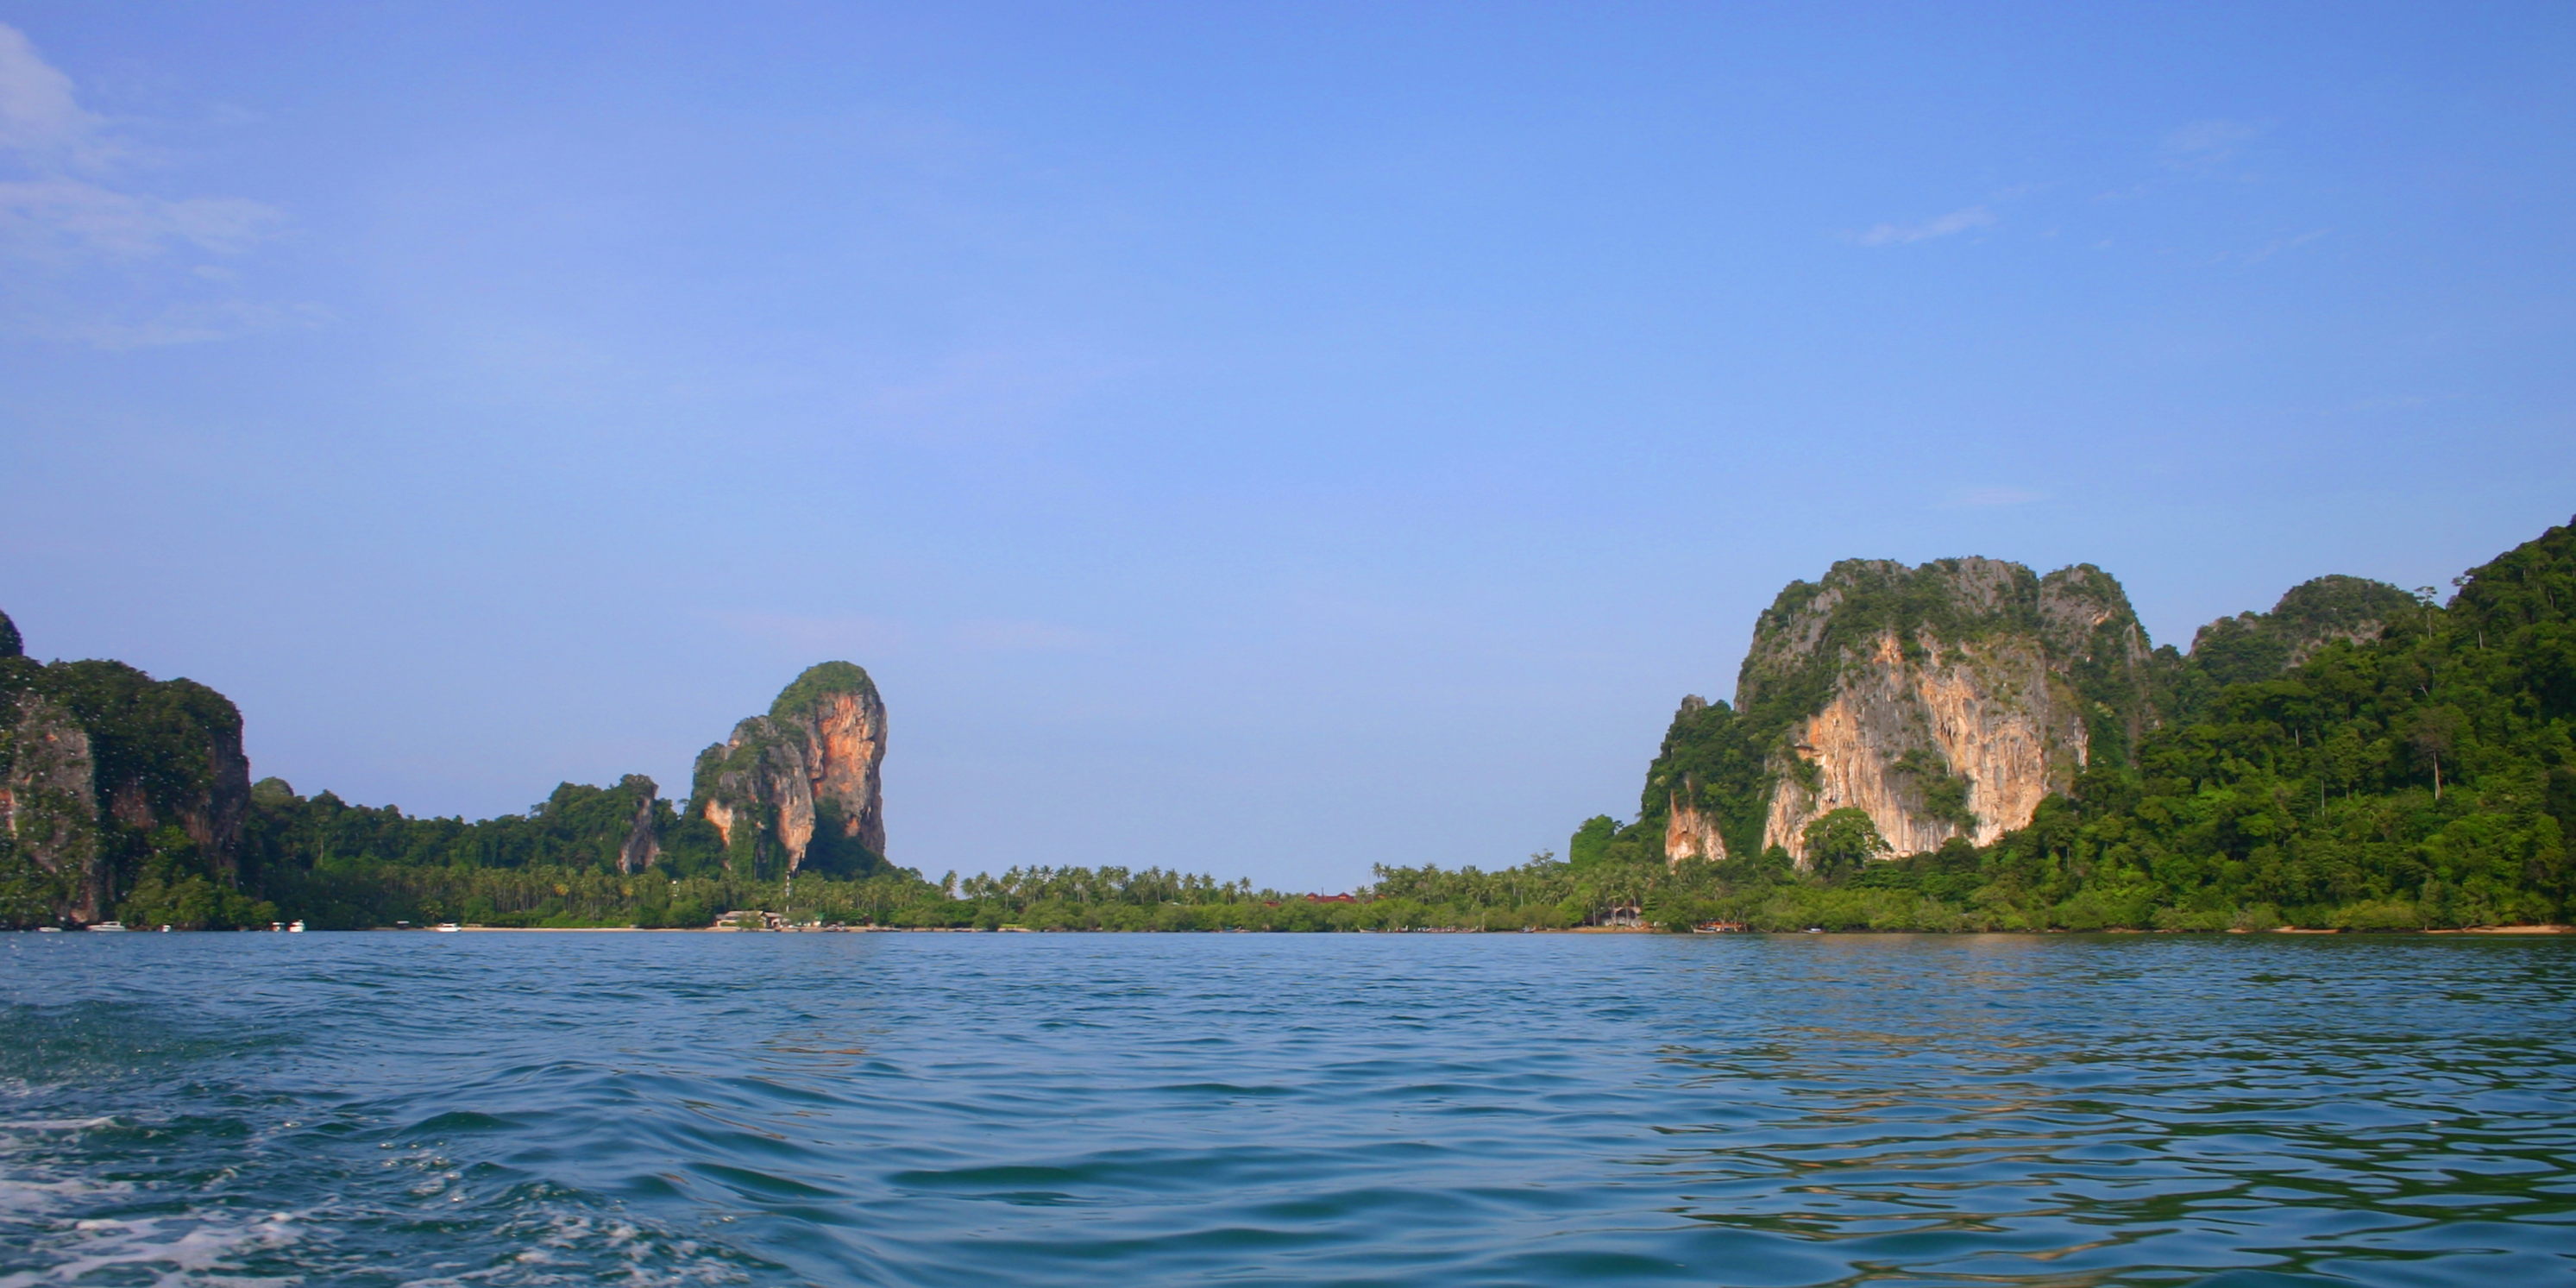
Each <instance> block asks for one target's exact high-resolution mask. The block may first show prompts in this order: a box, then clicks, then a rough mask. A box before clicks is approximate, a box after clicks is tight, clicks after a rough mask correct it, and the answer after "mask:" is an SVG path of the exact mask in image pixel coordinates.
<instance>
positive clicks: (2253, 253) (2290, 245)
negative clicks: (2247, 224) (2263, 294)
mask: <svg viewBox="0 0 2576 1288" xmlns="http://www.w3.org/2000/svg"><path fill="white" fill-rule="evenodd" d="M2333 231H2334V230H2333V229H2331V228H2311V229H2309V230H2308V231H2306V232H2303V233H2300V234H2299V235H2298V236H2296V237H2281V238H2276V239H2274V240H2272V241H2268V242H2265V243H2264V244H2262V245H2261V246H2257V247H2255V248H2254V249H2253V250H2250V251H2247V252H2245V262H2246V263H2248V264H2260V263H2262V262H2263V261H2264V260H2267V259H2270V258H2272V257H2273V256H2275V255H2278V254H2281V253H2282V252H2284V251H2293V250H2297V249H2298V248H2300V247H2301V246H2305V245H2307V244H2308V243H2310V242H2313V241H2316V240H2318V239H2319V238H2322V237H2324V236H2325V235H2326V234H2328V233H2331V232H2333Z"/></svg>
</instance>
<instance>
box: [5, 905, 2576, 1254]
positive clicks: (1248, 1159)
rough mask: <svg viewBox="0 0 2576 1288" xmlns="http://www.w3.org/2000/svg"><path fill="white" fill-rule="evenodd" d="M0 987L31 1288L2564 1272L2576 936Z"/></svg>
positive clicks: (310, 956) (1771, 948) (952, 944)
mask: <svg viewBox="0 0 2576 1288" xmlns="http://www.w3.org/2000/svg"><path fill="white" fill-rule="evenodd" d="M0 951H5V952H6V953H7V954H8V958H7V963H6V964H7V971H6V973H5V976H0V1288H19V1286H21V1285H26V1286H30V1288H32V1286H33V1285H46V1284H102V1285H103V1284H129V1283H155V1284H216V1283H223V1284H260V1283H280V1284H283V1283H289V1282H299V1283H322V1282H329V1283H347V1284H362V1285H374V1284H382V1285H388V1286H390V1285H399V1284H424V1285H465V1284H488V1285H523V1284H525V1285H536V1284H554V1283H594V1282H603V1281H604V1282H614V1283H632V1284H701V1283H749V1284H763V1283H807V1282H820V1283H831V1284H889V1285H948V1284H986V1283H991V1282H996V1281H1000V1282H1010V1283H1023V1284H1096V1283H1100V1282H1103V1281H1106V1280H1112V1279H1116V1280H1127V1281H1136V1282H1176V1281H1195V1280H1201V1279H1219V1278H1221V1279H1225V1280H1228V1281H1235V1282H1248V1283H1280V1284H1285V1283H1300V1284H1305V1283H1352V1284H1359V1283H1367V1284H1507V1283H1530V1284H1554V1283H1564V1282H1569V1281H1575V1280H1581V1281H1586V1282H1589V1281H1605V1282H1624V1283H1679V1282H1693V1283H1711V1282H1714V1283H1724V1284H1743V1285H1770V1284H1778V1285H1814V1284H1858V1283H1863V1282H1869V1283H1880V1282H1885V1283H1905V1284H1959V1285H1968V1284H1979V1285H1992V1284H2026V1285H2093V1284H2106V1283H2115V1282H2116V1283H2191V1282H2202V1283H2209V1284H2216V1285H2231V1284H2234V1285H2252V1284H2267V1285H2269V1284H2299V1283H2353V1282H2360V1283H2374V1284H2376V1283H2388V1284H2415V1283H2426V1284H2488V1283H2544V1282H2576V1259H2571V1255H2570V1254H2571V1252H2576V1182H2571V1181H2570V1180H2569V1179H2568V1178H2569V1177H2570V1176H2571V1175H2576V1060H2571V1059H2570V1057H2571V1056H2576V1033H2571V1031H2570V1026H2569V1025H2568V1024H2567V1023H2566V1020H2567V1018H2568V1016H2569V1015H2570V1013H2571V1010H2576V1007H2571V1003H2576V944H2562V943H2558V942H2551V941H2469V940H2427V939H2384V940H2356V939H2337V940H2320V939H2297V940H2275V939H2268V938H2210V939H2182V938H2161V937H2144V936H2113V937H2104V938H2082V937H2071V936H2053V937H2046V938H2016V937H2001V936H1998V937H1983V938H1951V939H1941V938H1909V937H1894V936H1889V937H1839V936H1795V937H1781V938H1769V939H1763V938H1747V939H1735V938H1726V939H1709V938H1662V937H1617V938H1612V937H1594V936H1580V937H1577V936H1513V937H1510V938H1500V937H1465V936H1461V937H1450V936H1441V937H1405V936H1365V937H1361V936H1350V937H1295V936H1278V937H1270V936H1233V935H1225V936H1217V935H1210V936H946V935H923V936H877V935H871V936H716V935H694V936H681V935H651V936H647V935H596V936H593V935H472V936H431V935H385V934H379V935H321V934H315V935H305V936H217V935H200V936H184V935H168V936H161V935H155V936H124V937H113V938H112V937H108V936H71V935H65V936H53V935H48V936H32V935H27V936H8V937H5V939H0Z"/></svg>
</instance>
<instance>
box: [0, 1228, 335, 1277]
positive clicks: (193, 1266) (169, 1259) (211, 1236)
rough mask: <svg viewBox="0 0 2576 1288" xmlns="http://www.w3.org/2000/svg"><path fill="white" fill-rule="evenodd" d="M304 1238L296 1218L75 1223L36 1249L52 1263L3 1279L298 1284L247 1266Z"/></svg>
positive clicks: (281, 1275) (284, 1275) (40, 1255)
mask: <svg viewBox="0 0 2576 1288" xmlns="http://www.w3.org/2000/svg"><path fill="white" fill-rule="evenodd" d="M297 1235H298V1229H297V1226H296V1225H295V1223H294V1221H293V1219H292V1218H290V1217H289V1216H288V1215H287V1214H286V1213H283V1212H279V1213H275V1214H273V1215H271V1216H269V1217H266V1218H264V1219H262V1220H259V1221H254V1222H251V1223H249V1224H245V1225H227V1224H224V1223H221V1222H216V1221H208V1220H201V1219H197V1218H193V1217H155V1218H150V1219H144V1220H133V1221H124V1220H116V1219H112V1218H93V1219H89V1220H84V1221H76V1222H73V1223H72V1224H71V1226H70V1228H69V1229H68V1230H64V1231H60V1232H59V1233H58V1235H57V1237H56V1239H55V1240H51V1241H47V1242H45V1243H41V1244H39V1245H38V1246H37V1247H36V1248H35V1249H34V1251H35V1252H36V1253H37V1255H38V1256H39V1257H40V1258H44V1259H51V1260H52V1264H50V1265H46V1266H43V1267H40V1268H38V1269H33V1270H21V1271H18V1272H16V1273H14V1274H10V1275H6V1276H0V1288H34V1286H35V1285H39V1284H70V1283H79V1282H81V1281H83V1280H85V1279H88V1278H90V1277H91V1276H93V1275H99V1274H102V1273H103V1272H106V1273H110V1274H112V1275H113V1276H114V1279H115V1281H116V1282H130V1281H132V1276H133V1273H134V1272H138V1271H139V1272H142V1273H146V1274H149V1275H150V1276H151V1279H150V1282H151V1283H153V1284H156V1285H161V1284H182V1283H185V1284H208V1285H214V1284H221V1285H226V1286H227V1288H254V1286H255V1285H260V1284H288V1283H294V1282H296V1281H297V1280H298V1278H300V1276H297V1275H294V1274H279V1275H261V1274H255V1273H251V1272H250V1270H249V1269H248V1268H247V1267H244V1266H243V1265H242V1264H241V1262H242V1260H243V1259H244V1258H245V1257H248V1256H250V1255H252V1254H256V1253H261V1252H275V1251H277V1250H279V1249H283V1248H284V1247H286V1246H287V1245H289V1244H291V1243H293V1242H294V1241H295V1240H296V1238H297Z"/></svg>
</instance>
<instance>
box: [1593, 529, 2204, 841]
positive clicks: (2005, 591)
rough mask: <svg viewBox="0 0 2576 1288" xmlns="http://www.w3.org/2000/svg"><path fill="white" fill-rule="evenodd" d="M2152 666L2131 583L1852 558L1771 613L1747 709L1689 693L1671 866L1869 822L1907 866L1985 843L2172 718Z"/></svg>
mask: <svg viewBox="0 0 2576 1288" xmlns="http://www.w3.org/2000/svg"><path fill="white" fill-rule="evenodd" d="M2153 668H2154V659H2153V658H2152V656H2151V654H2150V653H2149V650H2148V647H2147V641H2146V636H2145V633H2144V632H2143V631H2141V630H2140V629H2139V627H2138V623H2137V617H2136V615H2135V613H2133V612H2132V611H2131V610H2130V607H2129V603H2128V599H2127V596H2126V595H2125V594H2124V593H2123V592H2122V591H2121V589H2120V585H2119V583H2118V582H2116V581H2114V580H2113V579H2112V578H2111V577H2110V576H2109V575H2108V574H2105V573H2104V572H2102V571H2101V570H2100V569H2098V568H2094V567H2092V566H2090V565H2078V566H2076V567H2072V568H2064V569H2060V570H2058V571H2056V572H2053V573H2050V574H2048V575H2047V576H2046V577H2040V576H2037V575H2035V574H2033V573H2032V572H2031V570H2030V569H2028V568H2025V567H2022V566H2021V565H2019V564H2013V563H2005V562H2001V561H1998V560H1992V559H1974V558H1971V559H1945V560H1938V561H1935V562H1932V563H1928V564H1924V565H1922V566H1921V567H1919V568H1909V567H1906V566H1905V565H1903V564H1898V563H1892V562H1887V561H1879V560H1846V561H1844V562H1842V563H1838V564H1836V565H1834V567H1833V569H1832V570H1831V571H1830V572H1828V573H1827V574H1826V575H1825V577H1824V579H1823V580H1822V581H1819V582H1812V583H1811V582H1798V583H1794V584H1792V585H1791V586H1790V587H1789V588H1788V589H1786V590H1784V591H1782V592H1781V593H1780V595H1779V597H1778V598H1777V599H1776V600H1775V601H1773V603H1772V605H1771V607H1770V609H1769V610H1767V611H1766V612H1764V613H1763V615H1762V617H1761V619H1760V620H1759V622H1758V623H1757V625H1756V627H1755V631H1754V638H1753V646H1752V648H1751V650H1750V651H1749V652H1748V654H1747V656H1746V658H1745V661H1744V666H1743V669H1742V671H1741V673H1740V674H1739V676H1738V679H1737V687H1736V702H1735V704H1734V705H1733V706H1729V705H1728V704H1725V703H1709V702H1706V701H1704V700H1702V699H1700V698H1697V697H1692V698H1688V699H1685V700H1684V702H1683V704H1682V708H1681V710H1680V712H1679V713H1677V714H1676V716H1675V717H1674V721H1673V727H1672V731H1671V732H1670V733H1669V734H1668V735H1667V736H1666V738H1665V743H1664V747H1663V749H1662V751H1661V752H1660V753H1659V755H1658V756H1657V758H1656V762H1655V765H1654V767H1653V768H1652V769H1650V771H1649V774H1648V782H1647V787H1646V793H1645V799H1644V800H1643V802H1642V807H1641V821H1644V822H1648V823H1651V825H1652V826H1653V828H1654V829H1655V830H1656V831H1657V832H1658V833H1659V834H1660V836H1661V838H1662V841H1663V854H1664V857H1665V859H1666V860H1667V861H1668V862H1673V863H1679V862H1683V861H1686V860H1691V859H1723V858H1726V857H1728V856H1729V855H1731V854H1733V855H1751V854H1755V853H1760V852H1766V851H1770V850H1772V849H1774V847H1776V848H1777V850H1778V851H1780V852H1783V853H1785V854H1787V855H1788V856H1789V858H1790V859H1791V861H1793V862H1795V863H1798V864H1800V865H1801V866H1803V865H1804V863H1805V860H1806V857H1807V856H1806V830H1807V827H1808V825H1809V824H1811V823H1813V822H1815V821H1816V820H1817V819H1819V818H1821V817H1823V816H1824V815H1825V814H1827V813H1830V812H1832V811H1834V810H1837V809H1846V808H1850V809H1859V810H1861V811H1863V812H1865V813H1866V814H1868V816H1869V818H1870V820H1871V821H1872V822H1873V823H1874V824H1875V825H1876V826H1877V828H1878V831H1879V833H1880V835H1881V836H1883V837H1884V838H1885V839H1886V840H1887V842H1888V844H1889V851H1890V852H1891V853H1895V854H1910V853H1919V852H1921V851H1925V850H1931V849H1936V848H1938V847H1939V846H1940V845H1941V844H1942V843H1943V842H1944V841H1947V840H1949V839H1950V838H1952V837H1963V838H1966V839H1968V840H1971V841H1974V842H1977V843H1980V844H1983V843H1986V842H1990V841H1992V840H1993V839H1995V838H1996V837H1998V836H2000V835H2002V834H2003V833H2004V832H2006V831H2009V830H2011V829H2014V828H2018V827H2021V826H2023V825H2025V824H2027V823H2028V822H2029V821H2030V818H2031V814H2032V811H2033V810H2034V809H2036V808H2037V806H2038V804H2039V802H2040V801H2041V800H2042V799H2044V798H2045V797H2047V796H2048V795H2049V794H2050V793H2052V792H2062V791H2064V790H2066V789H2067V788H2068V786H2069V785H2070V784H2071V783H2072V782H2073V781H2074V778H2075V776H2076V774H2077V773H2078V772H2080V771H2081V770H2082V768H2083V767H2084V766H2085V765H2086V764H2087V763H2088V761H2089V760H2090V759H2091V758H2092V757H2094V756H2096V755H2100V754H2105V753H2108V754H2113V755H2125V754H2126V753H2127V749H2128V748H2129V746H2131V745H2132V744H2133V743H2134V742H2135V740H2136V738H2137V737H2138V736H2139V735H2140V734H2141V733H2143V732H2144V731H2145V729H2146V728H2147V727H2149V726H2150V725H2151V724H2152V723H2153V722H2154V719H2155V716H2154V705H2153V702H2152V700H2151V699H2152V690H2153V676H2152V671H2153Z"/></svg>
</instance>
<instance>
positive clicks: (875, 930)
mask: <svg viewBox="0 0 2576 1288" xmlns="http://www.w3.org/2000/svg"><path fill="white" fill-rule="evenodd" d="M457 929H458V931H459V932H463V933H468V934H477V935H497V934H522V935H711V934H712V935H995V934H1001V935H1226V934H1242V935H1370V934H1375V935H1432V934H1436V935H1672V934H1677V933H1679V932H1676V931H1669V930H1660V929H1657V928H1655V927H1651V926H1575V927H1569V928H1565V929H1558V930H1517V929H1515V930H1304V931H1299V930H1236V931H1229V930H1032V929H1026V928H1022V927H1017V926H1012V927H1005V928H1002V929H998V930H985V929H981V928H978V927H974V926H811V927H799V928H796V929H792V930H745V929H742V928H740V927H735V926H460V927H458V928H457ZM430 930H431V928H430V927H428V926H370V927H368V928H367V929H366V930H365V931H363V932H360V933H366V934H375V933H386V934H416V933H422V932H429V931H430ZM200 933H241V932H200ZM251 933H257V932H251ZM1717 933H1718V934H1722V935H1727V936H1735V935H1806V934H1827V935H1941V936H1949V935H1960V936H1966V935H2017V936H2023V937H2027V938H2034V939H2039V938H2048V937H2051V936H2056V935H2074V934H2096V935H2212V934H2220V935H2518V936H2533V935H2576V925H2556V924H2549V925H2527V926H2465V927H2459V928H2454V929H2445V930H2313V929H2306V928H2302V927H2297V926H2280V927H2276V928H2274V929H2271V930H2223V931H2208V930H2095V931H2076V930H1820V931H1804V930H1730V931H1723V932H1717Z"/></svg>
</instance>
